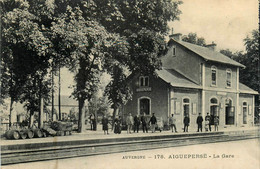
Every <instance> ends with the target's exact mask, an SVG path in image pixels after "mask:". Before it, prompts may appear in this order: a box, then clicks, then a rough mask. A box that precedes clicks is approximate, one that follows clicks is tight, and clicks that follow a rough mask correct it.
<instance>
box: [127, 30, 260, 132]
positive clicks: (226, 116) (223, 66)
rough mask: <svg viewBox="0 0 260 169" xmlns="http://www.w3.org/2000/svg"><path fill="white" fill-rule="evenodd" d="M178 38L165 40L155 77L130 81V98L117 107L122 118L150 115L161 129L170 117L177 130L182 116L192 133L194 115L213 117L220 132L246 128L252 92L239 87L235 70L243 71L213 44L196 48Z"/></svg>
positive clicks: (139, 76)
mask: <svg viewBox="0 0 260 169" xmlns="http://www.w3.org/2000/svg"><path fill="white" fill-rule="evenodd" d="M180 36H181V34H175V35H172V36H170V37H171V39H170V40H169V43H168V45H169V51H168V53H167V54H166V55H165V56H163V57H162V58H161V61H162V65H163V69H162V70H159V71H157V74H158V77H155V76H151V75H142V74H137V75H131V76H130V78H129V85H130V86H131V88H132V90H133V97H132V100H130V101H128V102H127V104H126V105H125V106H123V108H122V111H123V115H124V116H125V115H127V114H128V113H132V114H133V115H135V114H139V115H142V114H145V115H151V114H152V113H155V115H156V116H157V117H163V121H164V123H165V124H167V123H168V117H169V116H170V114H175V116H176V118H177V126H178V127H179V129H180V128H183V119H184V116H185V115H187V116H189V117H190V126H191V128H193V129H194V130H195V129H196V127H197V125H196V118H197V116H198V113H202V116H203V118H204V119H205V116H206V114H207V113H209V114H210V115H211V117H212V118H214V117H215V116H219V122H220V125H219V127H220V128H223V127H241V126H252V125H253V119H254V107H255V105H254V103H255V101H254V99H255V96H254V95H256V94H258V93H257V92H256V91H254V90H252V89H250V88H249V87H247V86H246V85H244V84H242V83H240V82H239V70H240V69H243V68H245V66H244V65H242V64H240V63H238V62H236V61H234V60H232V59H230V58H229V57H227V56H225V55H223V54H221V53H219V52H217V51H216V50H215V47H216V44H214V43H213V44H210V45H207V47H202V46H197V45H194V44H191V43H187V42H183V41H181V40H180Z"/></svg>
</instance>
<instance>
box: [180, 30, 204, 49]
mask: <svg viewBox="0 0 260 169" xmlns="http://www.w3.org/2000/svg"><path fill="white" fill-rule="evenodd" d="M182 40H183V41H185V42H189V43H192V44H195V45H199V46H205V45H206V43H205V39H204V38H203V37H198V36H197V34H196V33H189V34H188V35H184V36H182Z"/></svg>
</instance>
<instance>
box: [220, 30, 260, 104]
mask: <svg viewBox="0 0 260 169" xmlns="http://www.w3.org/2000/svg"><path fill="white" fill-rule="evenodd" d="M244 42H245V48H246V51H245V52H242V51H239V52H232V51H230V50H229V49H225V50H221V51H220V52H221V53H222V54H224V55H226V56H228V57H230V58H231V59H234V60H236V61H237V62H239V63H241V64H243V65H245V66H246V68H245V69H241V70H240V72H239V73H240V74H239V80H240V82H242V83H244V84H246V85H247V86H248V87H250V88H252V89H254V90H256V91H258V92H260V87H259V84H260V81H259V31H257V30H253V31H252V35H251V36H247V37H246V38H245V39H244ZM255 101H256V105H259V104H260V101H259V95H258V96H257V98H256V99H255Z"/></svg>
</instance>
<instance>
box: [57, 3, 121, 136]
mask: <svg viewBox="0 0 260 169" xmlns="http://www.w3.org/2000/svg"><path fill="white" fill-rule="evenodd" d="M66 3H67V4H66ZM66 3H65V4H64V3H63V4H62V5H60V6H58V8H59V9H58V10H60V11H62V10H63V12H61V13H60V15H57V16H58V17H57V19H58V20H57V22H56V23H55V24H53V26H52V32H53V37H55V38H57V39H58V40H57V44H56V46H57V49H58V50H56V51H57V55H59V56H60V57H62V58H63V62H65V64H66V66H67V67H68V68H69V70H71V71H72V72H73V73H74V74H75V77H74V80H75V82H76V85H75V86H74V92H73V93H72V95H73V96H74V97H75V99H77V100H78V103H79V122H78V132H82V120H83V108H84V107H85V101H86V100H87V101H89V100H90V99H91V98H92V96H93V94H94V93H96V91H97V89H98V84H99V77H100V74H101V73H102V72H103V71H104V70H103V66H102V64H103V60H104V57H105V56H106V55H107V54H106V52H105V51H106V48H107V47H109V46H112V45H116V44H114V43H113V42H115V41H116V40H115V38H114V37H115V36H113V35H112V34H110V33H109V32H107V30H106V29H105V28H104V27H103V26H102V25H101V24H100V23H99V22H98V19H97V17H96V15H95V13H94V14H92V13H93V10H92V9H91V7H92V6H93V5H95V3H94V2H92V1H66ZM89 3H91V4H92V5H91V6H90V4H89ZM64 6H66V7H67V8H66V9H63V7H64ZM111 13H112V11H111Z"/></svg>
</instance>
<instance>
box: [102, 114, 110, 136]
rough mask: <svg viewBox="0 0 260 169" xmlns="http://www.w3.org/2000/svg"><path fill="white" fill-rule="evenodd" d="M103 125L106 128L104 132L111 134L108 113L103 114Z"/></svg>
mask: <svg viewBox="0 0 260 169" xmlns="http://www.w3.org/2000/svg"><path fill="white" fill-rule="evenodd" d="M102 126H103V130H104V134H106V133H107V134H109V133H108V118H107V116H106V115H104V116H103V119H102Z"/></svg>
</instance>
